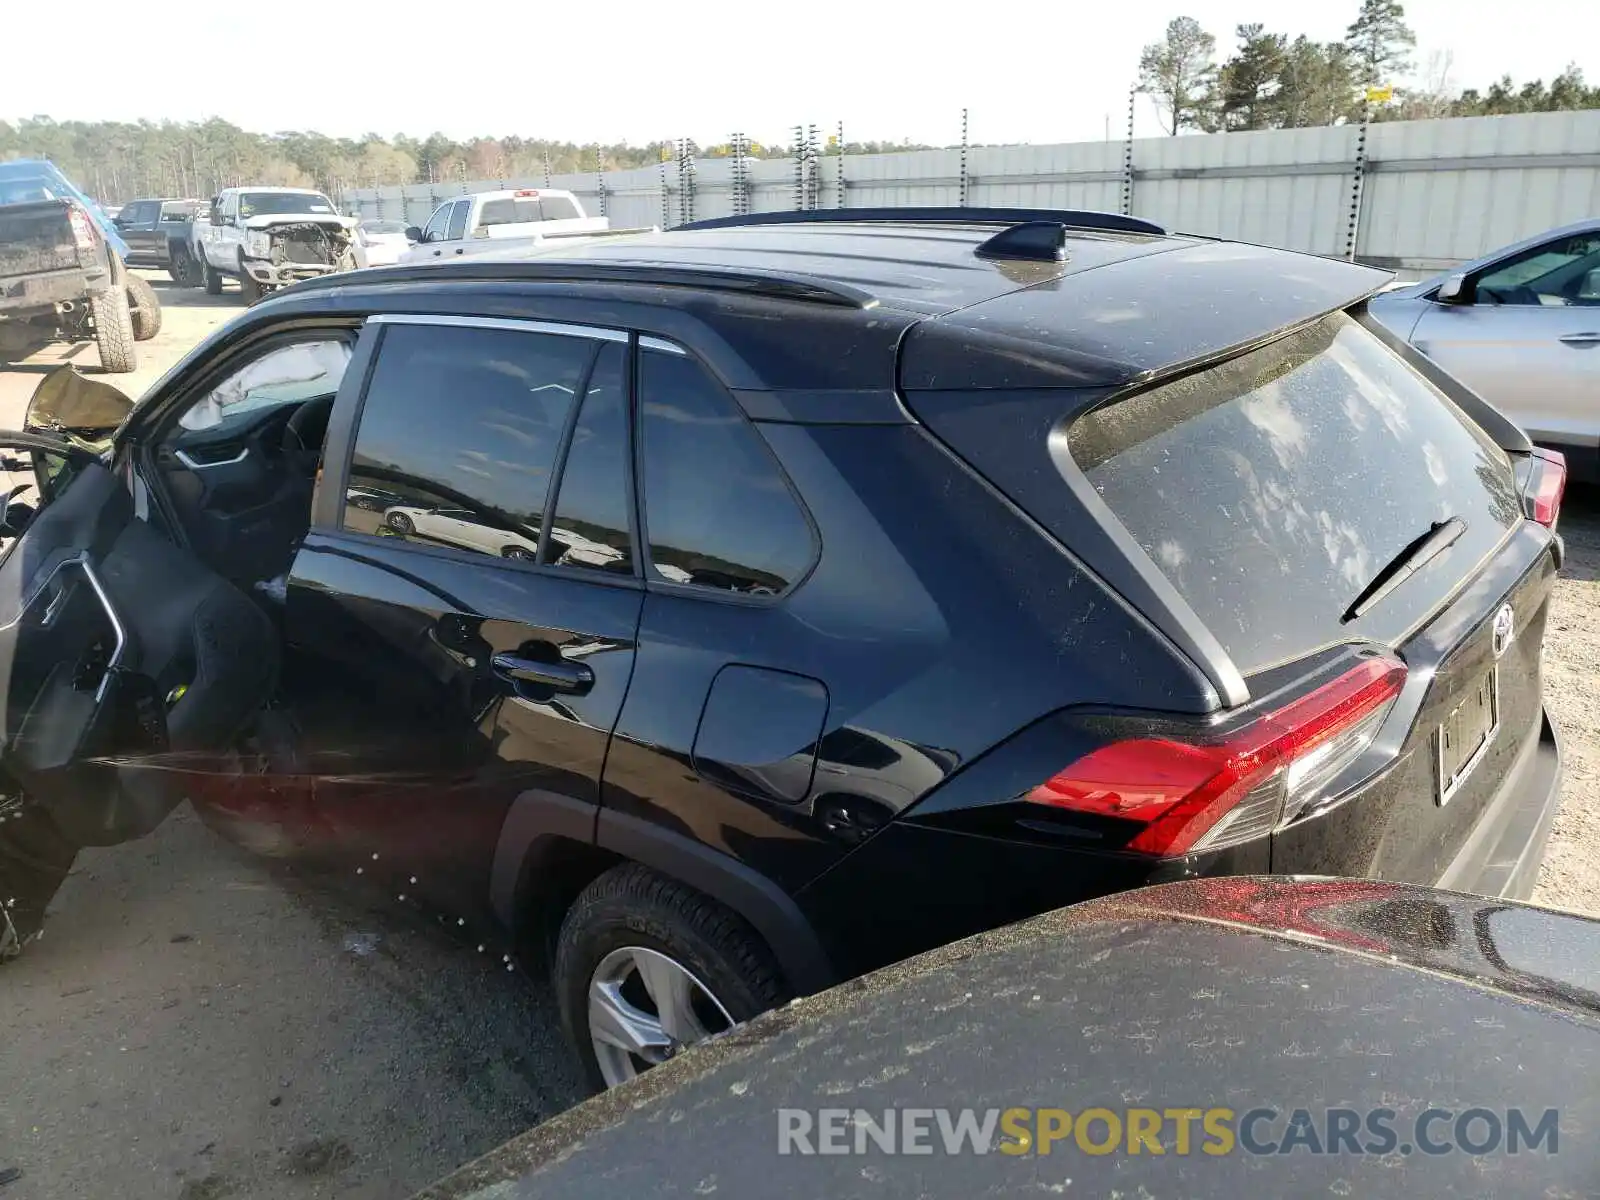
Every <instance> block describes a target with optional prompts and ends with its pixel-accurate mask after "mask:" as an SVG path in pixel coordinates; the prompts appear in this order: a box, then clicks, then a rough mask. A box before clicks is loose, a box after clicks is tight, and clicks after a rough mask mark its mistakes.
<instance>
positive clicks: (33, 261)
mask: <svg viewBox="0 0 1600 1200" xmlns="http://www.w3.org/2000/svg"><path fill="white" fill-rule="evenodd" d="M126 255H127V245H126V243H124V242H123V240H122V238H121V237H120V235H119V234H118V232H117V230H116V227H115V226H114V225H112V224H111V222H110V221H109V220H108V219H107V218H106V217H105V214H104V213H103V212H101V211H100V209H99V207H98V206H97V205H96V204H95V203H94V202H93V201H91V200H90V199H89V198H88V197H86V196H85V195H83V193H82V192H80V191H79V190H78V189H77V188H76V187H74V186H73V185H72V183H71V182H70V181H69V180H68V179H67V178H66V177H65V176H63V175H62V174H61V172H60V171H59V170H57V169H56V167H55V166H54V165H53V164H51V163H48V162H44V161H39V160H22V161H17V162H8V163H0V356H4V357H13V356H17V355H19V354H26V353H29V352H30V351H31V350H32V349H33V347H35V346H36V345H38V344H40V343H42V342H49V341H66V342H80V341H82V342H87V341H93V342H94V343H95V345H96V347H97V348H98V350H99V352H100V365H101V367H102V368H103V369H104V370H106V371H112V372H126V371H132V370H134V369H135V367H136V366H137V365H138V356H137V353H136V351H135V349H134V343H135V342H136V341H143V340H145V339H147V338H150V337H154V336H155V333H156V331H157V330H158V329H160V326H161V306H160V303H159V301H158V300H157V298H156V294H155V291H154V290H153V289H152V288H151V287H150V285H149V284H148V283H146V282H145V281H144V280H143V279H141V278H139V277H138V276H136V275H133V274H132V273H130V272H129V271H128V269H127V267H126V265H125V259H126Z"/></svg>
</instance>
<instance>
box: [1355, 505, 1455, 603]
mask: <svg viewBox="0 0 1600 1200" xmlns="http://www.w3.org/2000/svg"><path fill="white" fill-rule="evenodd" d="M1466 531H1467V523H1466V522H1465V521H1463V520H1462V519H1461V518H1460V517H1450V518H1449V519H1448V520H1444V521H1435V522H1434V523H1433V524H1432V525H1430V526H1429V527H1428V532H1427V533H1425V534H1423V535H1422V536H1421V537H1419V538H1417V539H1416V540H1414V541H1413V542H1411V543H1410V544H1409V545H1407V546H1406V547H1405V549H1403V550H1401V551H1400V553H1399V554H1396V555H1395V556H1394V557H1393V558H1392V559H1390V560H1389V564H1388V565H1387V566H1386V567H1384V568H1383V570H1381V571H1379V572H1378V573H1377V574H1376V575H1375V576H1373V579H1372V582H1371V583H1369V584H1367V586H1366V587H1364V588H1362V589H1361V594H1360V595H1359V596H1357V597H1356V598H1355V599H1354V600H1352V601H1351V602H1350V607H1349V608H1347V609H1345V610H1344V616H1342V617H1340V618H1339V623H1340V624H1341V625H1347V624H1349V623H1350V622H1351V621H1354V620H1355V619H1356V618H1357V617H1360V616H1364V615H1365V614H1366V613H1367V612H1368V611H1369V610H1370V609H1371V608H1373V607H1374V606H1375V605H1376V604H1377V603H1378V601H1380V600H1382V599H1383V598H1384V597H1385V596H1387V595H1388V594H1389V593H1390V592H1392V591H1394V589H1395V588H1397V587H1399V586H1400V585H1401V584H1402V583H1404V582H1405V581H1406V580H1407V579H1410V578H1411V576H1413V575H1415V574H1416V573H1417V572H1418V571H1420V570H1422V568H1423V567H1425V566H1427V564H1428V563H1430V562H1432V561H1433V560H1434V559H1435V558H1438V557H1439V555H1441V554H1443V553H1444V552H1445V551H1446V550H1448V549H1449V548H1450V547H1451V546H1453V545H1455V543H1456V540H1457V539H1458V538H1460V536H1461V535H1462V534H1463V533H1465V532H1466Z"/></svg>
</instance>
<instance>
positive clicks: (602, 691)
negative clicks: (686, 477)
mask: <svg viewBox="0 0 1600 1200" xmlns="http://www.w3.org/2000/svg"><path fill="white" fill-rule="evenodd" d="M370 328H371V331H372V332H373V333H374V334H376V333H377V332H379V331H380V330H381V341H379V343H378V349H377V352H376V358H375V362H374V366H373V369H372V372H371V375H370V379H369V381H368V383H367V388H366V395H365V397H364V399H362V400H361V402H360V416H359V421H356V422H352V423H353V424H355V426H356V428H355V433H354V446H353V447H350V448H349V454H348V459H347V456H346V453H345V447H343V446H341V445H337V444H331V445H330V446H329V448H328V462H330V463H342V462H344V461H349V463H350V467H349V473H348V477H347V478H344V479H342V480H338V481H336V482H333V483H332V486H333V488H334V489H335V490H334V491H333V492H332V493H331V494H333V495H338V496H342V497H343V498H344V500H345V503H344V504H343V505H342V506H336V507H335V512H334V513H327V514H326V515H327V517H328V520H327V525H328V526H330V527H319V528H317V529H315V530H313V532H312V534H311V535H310V536H309V537H308V538H307V540H306V542H305V543H304V545H303V546H302V547H301V549H300V551H299V553H298V555H297V557H296V559H295V562H294V566H293V569H292V571H291V575H290V581H289V588H288V597H287V607H286V614H285V627H286V631H287V637H288V641H289V643H290V660H291V667H290V672H289V683H288V688H289V692H290V700H291V704H292V706H293V708H294V710H295V712H296V714H297V716H298V719H299V723H300V726H301V728H302V730H303V731H304V749H305V751H306V753H307V755H308V756H309V758H310V760H311V761H310V762H309V763H308V764H307V767H306V769H307V770H308V772H309V773H310V775H311V776H312V777H313V778H314V779H315V783H314V785H313V793H314V794H313V795H311V796H310V797H309V800H308V802H307V803H306V804H305V805H304V811H305V813H306V817H305V820H304V822H303V828H302V829H301V830H299V831H298V832H297V836H298V837H299V838H300V840H301V841H302V842H303V843H309V844H311V845H312V847H313V848H316V847H327V848H337V849H338V850H340V851H342V853H344V854H345V855H349V854H350V853H352V852H354V853H356V854H359V855H360V856H361V857H362V862H361V869H363V870H364V871H365V870H372V871H376V872H378V873H380V874H381V875H382V876H383V877H384V878H385V879H388V880H389V881H390V882H391V883H393V885H394V886H395V888H396V892H395V894H396V895H402V894H403V895H406V896H408V897H412V896H417V895H425V896H427V897H429V899H430V900H431V901H432V902H433V903H435V904H438V905H442V906H444V907H445V908H447V909H448V910H450V911H452V912H455V913H459V914H461V915H463V916H466V915H473V916H484V917H487V916H488V904H489V876H490V872H491V869H492V865H493V861H494V853H495V847H496V844H497V841H498V838H499V834H500V828H501V825H502V823H503V822H504V820H505V816H506V813H507V811H508V809H509V808H510V806H511V804H512V803H513V802H514V801H515V800H516V798H517V797H518V796H519V795H521V794H523V793H525V792H528V791H532V790H535V789H538V790H543V791H549V792H555V793H559V794H561V795H564V796H569V797H572V798H574V799H576V800H579V801H581V802H583V803H586V804H590V805H593V804H595V803H597V799H598V793H599V786H600V774H601V768H602V765H603V763H604V760H605V754H606V747H607V742H608V739H609V737H610V734H611V731H612V728H613V727H614V725H615V724H616V720H617V717H618V714H619V713H620V711H621V708H622V703H623V699H624V696H625V695H626V693H627V689H628V686H629V683H630V680H631V676H632V672H633V659H634V644H635V639H636V636H637V630H638V624H639V615H640V610H641V608H642V605H643V600H644V588H643V585H642V583H641V582H640V581H639V580H638V579H636V578H635V577H633V576H632V575H631V574H630V575H627V576H623V577H617V576H608V577H605V578H594V577H592V576H590V575H589V574H588V573H579V572H571V573H569V572H567V571H565V570H563V569H559V568H556V567H553V566H539V565H537V564H534V563H529V562H527V561H526V560H527V559H528V558H531V557H532V555H530V554H527V553H526V552H524V553H523V554H522V555H521V558H522V559H523V561H520V562H513V561H510V560H509V558H508V557H507V556H505V554H504V548H503V547H501V546H500V545H499V544H498V543H499V542H500V541H501V540H502V539H507V538H509V539H512V540H513V543H514V547H534V548H537V546H538V544H539V542H538V538H539V533H540V530H541V528H542V527H543V524H544V520H545V512H546V509H547V508H548V506H549V495H550V493H551V491H552V490H553V485H552V480H554V479H555V478H557V477H558V475H559V470H558V468H557V463H558V459H559V458H560V456H561V453H562V451H563V448H564V447H565V446H566V445H567V444H568V442H569V440H570V436H569V430H570V428H571V425H572V423H573V421H574V420H575V419H576V414H577V412H578V410H579V407H580V405H581V404H582V403H583V398H584V396H585V392H586V389H587V388H588V386H589V380H590V378H591V376H592V375H593V374H594V368H595V363H596V361H597V359H598V358H600V356H601V353H602V350H603V349H608V350H610V351H611V352H612V355H613V357H612V358H611V359H608V361H609V362H611V363H612V364H613V365H614V366H615V367H616V368H617V369H616V370H614V371H613V372H612V373H611V375H610V376H609V377H610V378H619V377H620V357H619V356H620V355H621V353H622V351H624V350H625V339H624V344H618V341H617V337H613V336H610V335H607V334H603V333H601V332H594V331H578V333H576V334H574V335H568V334H566V333H564V332H561V331H559V330H558V329H556V328H555V327H552V326H549V325H543V326H538V327H534V326H529V325H526V324H523V323H517V322H511V321H489V322H484V323H482V324H480V323H478V322H476V321H473V320H471V319H452V318H443V317H440V318H400V317H393V318H389V317H384V318H378V319H375V321H374V323H373V324H372V326H371V327H370ZM618 336H620V335H618ZM445 398H448V402H443V403H442V402H441V401H443V400H444V399H445ZM355 399H356V398H355V397H354V396H350V397H348V398H347V397H346V395H345V394H344V393H341V395H340V399H339V401H338V407H340V408H343V407H344V406H345V405H346V403H347V401H348V402H354V401H355ZM348 427H349V425H347V424H345V423H344V418H342V417H341V415H340V413H338V412H336V413H335V417H334V421H333V428H334V429H335V430H338V429H342V428H348ZM344 436H345V435H343V434H336V435H335V437H336V439H337V438H343V437H344ZM616 486H617V487H618V488H625V483H624V482H623V481H622V480H620V479H619V480H618V481H617V484H616ZM377 492H382V493H383V494H384V495H386V496H392V497H394V498H395V501H396V502H395V503H394V504H392V505H391V507H390V509H389V511H390V513H391V514H393V512H394V510H395V509H397V508H403V509H404V511H405V512H406V513H408V514H415V515H414V516H412V517H411V518H410V520H409V521H408V522H401V523H400V525H399V527H396V524H395V523H394V522H392V521H389V520H386V519H385V518H383V517H382V515H381V514H379V513H377V512H374V511H373V510H372V507H371V501H370V499H368V497H369V495H370V494H374V493H377ZM325 495H326V493H325ZM321 503H322V501H321V500H319V504H321ZM440 510H444V511H443V512H442V513H441V511H440ZM451 510H454V511H455V512H457V513H462V512H464V513H465V518H458V517H456V516H451V515H449V513H450V511H451ZM319 511H321V512H324V513H326V510H325V509H321V510H319ZM407 524H409V525H411V526H412V527H413V529H412V530H411V531H409V532H408V530H407V528H406V525H407ZM331 526H337V527H336V528H335V527H331ZM518 531H520V532H518ZM302 799H305V797H302ZM374 856H376V858H374Z"/></svg>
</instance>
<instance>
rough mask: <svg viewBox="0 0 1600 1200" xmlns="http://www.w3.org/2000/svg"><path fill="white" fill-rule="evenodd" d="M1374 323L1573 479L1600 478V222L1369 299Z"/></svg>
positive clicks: (1539, 238) (1519, 245)
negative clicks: (1562, 457)
mask: <svg viewBox="0 0 1600 1200" xmlns="http://www.w3.org/2000/svg"><path fill="white" fill-rule="evenodd" d="M1371 312H1372V314H1373V316H1375V317H1376V318H1378V320H1380V321H1382V322H1383V324H1384V325H1386V326H1387V327H1388V328H1389V329H1391V330H1393V331H1394V332H1395V333H1396V334H1398V335H1399V336H1401V337H1403V338H1405V339H1407V340H1408V341H1409V342H1410V343H1411V344H1412V345H1413V346H1415V347H1416V348H1417V349H1418V350H1421V351H1422V352H1423V353H1424V354H1426V355H1427V356H1428V357H1429V358H1431V359H1433V360H1434V361H1435V362H1437V363H1438V364H1439V365H1440V366H1441V367H1443V368H1444V369H1445V370H1447V371H1449V372H1450V373H1451V374H1452V375H1454V376H1456V377H1457V378H1458V379H1460V380H1461V381H1462V382H1463V383H1465V384H1467V385H1468V386H1469V387H1471V388H1472V389H1473V390H1475V391H1476V392H1478V394H1479V395H1481V396H1482V397H1483V398H1484V399H1485V400H1487V401H1489V402H1490V403H1491V404H1493V405H1494V406H1495V407H1496V408H1498V409H1500V410H1501V411H1502V412H1504V413H1505V414H1506V415H1507V416H1508V417H1510V418H1511V419H1512V420H1514V421H1516V422H1517V424H1519V425H1521V426H1522V427H1523V428H1524V429H1525V430H1527V432H1528V436H1529V437H1531V438H1532V439H1533V440H1534V441H1535V442H1538V443H1539V444H1540V445H1543V446H1550V447H1552V448H1554V449H1557V450H1561V451H1563V452H1565V453H1566V455H1567V469H1568V471H1569V472H1570V473H1571V474H1572V475H1573V476H1574V477H1576V478H1580V479H1590V480H1593V479H1596V478H1600V219H1597V220H1591V221H1582V222H1579V223H1578V224H1576V225H1567V226H1565V227H1563V228H1561V229H1553V230H1551V231H1550V232H1548V233H1542V234H1540V235H1538V236H1537V237H1532V238H1529V239H1528V240H1526V241H1523V242H1518V243H1517V244H1516V245H1514V246H1507V247H1506V248H1505V249H1502V250H1496V251H1495V252H1494V253H1492V254H1488V255H1485V256H1484V257H1483V258H1480V259H1477V260H1476V261H1474V262H1470V263H1467V264H1466V265H1465V266H1463V267H1459V268H1457V269H1456V270H1454V271H1451V272H1450V273H1449V274H1447V275H1441V276H1438V277H1436V278H1433V279H1427V280H1424V281H1422V282H1421V283H1415V284H1411V285H1409V286H1407V287H1401V288H1395V289H1393V290H1392V291H1388V292H1384V293H1382V294H1381V295H1379V296H1377V297H1374V299H1373V300H1372V303H1371Z"/></svg>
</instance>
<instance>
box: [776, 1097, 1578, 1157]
mask: <svg viewBox="0 0 1600 1200" xmlns="http://www.w3.org/2000/svg"><path fill="white" fill-rule="evenodd" d="M1559 1151H1560V1112H1559V1110H1557V1109H1554V1108H1546V1109H1530V1108H1505V1109H1492V1108H1468V1109H1462V1110H1460V1111H1456V1110H1452V1109H1447V1108H1428V1109H1424V1110H1422V1111H1421V1112H1418V1113H1415V1114H1410V1115H1406V1114H1401V1113H1398V1112H1396V1111H1395V1110H1394V1109H1391V1108H1373V1109H1365V1110H1360V1109H1354V1108H1323V1109H1309V1108H1295V1109H1290V1110H1282V1109H1276V1108H1265V1107H1262V1108H1249V1109H1243V1110H1236V1109H1233V1108H1221V1107H1211V1108H1200V1107H1183V1108H1108V1107H1092V1108H1083V1109H1068V1108H1021V1107H1018V1108H1006V1109H999V1108H989V1109H972V1108H889V1109H880V1110H877V1111H873V1112H869V1111H867V1110H866V1109H860V1108H854V1109H852V1108H818V1109H804V1108H780V1109H779V1110H778V1153H779V1154H802V1155H805V1154H862V1155H866V1154H910V1155H929V1154H946V1155H952V1156H954V1155H962V1154H994V1153H998V1154H1009V1155H1023V1154H1052V1153H1068V1154H1095V1155H1099V1154H1129V1155H1137V1154H1145V1155H1165V1154H1174V1155H1180V1156H1181V1155H1195V1154H1198V1155H1210V1156H1212V1157H1219V1156H1222V1155H1230V1154H1254V1155H1276V1154H1351V1155H1377V1156H1384V1155H1401V1156H1409V1155H1413V1154H1420V1155H1424V1156H1428V1155H1442V1154H1469V1155H1487V1154H1529V1153H1534V1154H1556V1153H1558V1152H1559Z"/></svg>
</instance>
